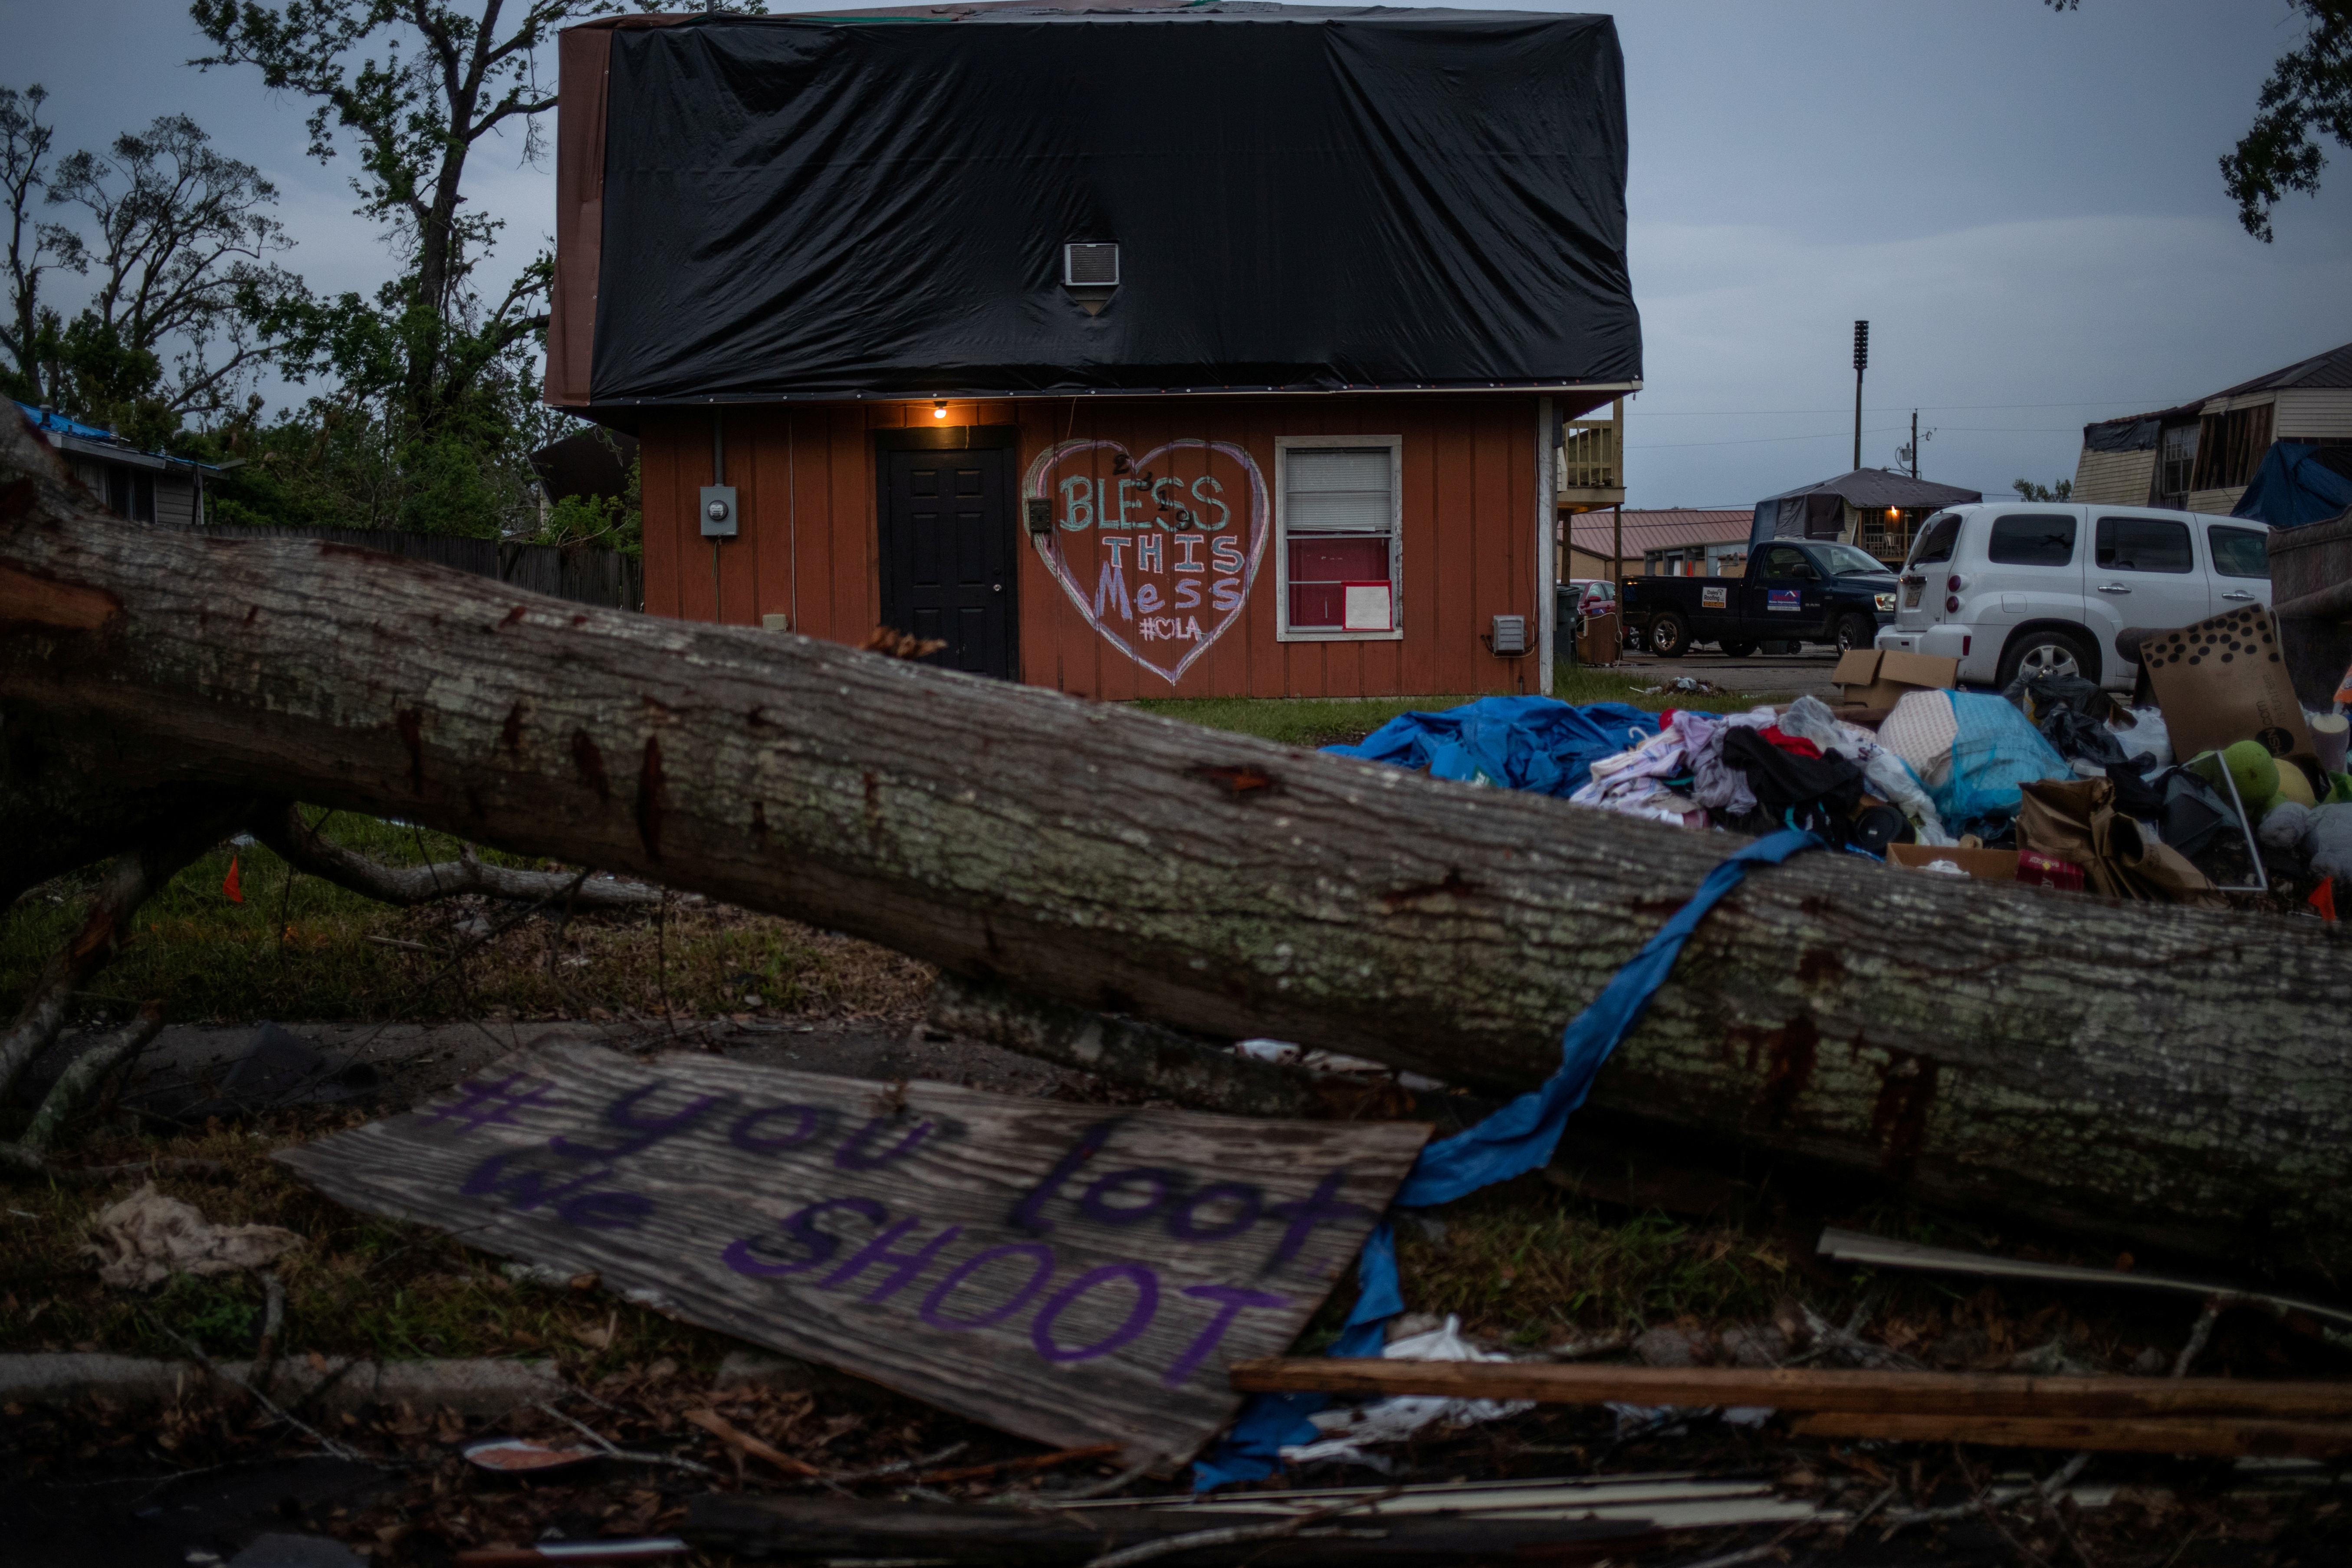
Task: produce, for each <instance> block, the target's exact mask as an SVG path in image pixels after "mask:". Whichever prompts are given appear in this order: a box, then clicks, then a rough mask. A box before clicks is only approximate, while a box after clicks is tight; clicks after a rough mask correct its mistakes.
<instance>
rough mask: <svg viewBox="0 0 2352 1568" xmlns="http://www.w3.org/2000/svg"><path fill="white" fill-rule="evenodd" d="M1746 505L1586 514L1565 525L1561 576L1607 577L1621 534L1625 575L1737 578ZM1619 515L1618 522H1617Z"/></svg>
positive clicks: (1743, 565) (1744, 546) (1744, 554)
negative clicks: (1566, 534)
mask: <svg viewBox="0 0 2352 1568" xmlns="http://www.w3.org/2000/svg"><path fill="white" fill-rule="evenodd" d="M1753 517H1754V513H1753V512H1752V511H1751V510H1749V509H1748V508H1746V507H1738V508H1732V507H1643V508H1634V509H1629V510H1625V511H1623V512H1622V513H1618V512H1614V511H1595V512H1587V513H1585V514H1583V515H1581V516H1579V517H1576V518H1572V519H1570V521H1569V524H1568V529H1569V538H1568V562H1569V567H1570V569H1569V570H1568V571H1567V572H1566V573H1565V574H1563V575H1564V576H1566V577H1582V578H1600V579H1606V580H1619V579H1614V578H1612V574H1611V572H1610V563H1611V558H1612V553H1613V552H1615V551H1616V550H1617V548H1618V545H1619V541H1620V539H1621V537H1622V542H1623V549H1624V557H1623V560H1622V569H1623V574H1624V576H1627V577H1635V576H1643V575H1648V576H1653V577H1737V576H1738V575H1740V574H1742V573H1743V572H1744V571H1745V570H1746V569H1747V563H1748V527H1749V523H1750V522H1751V521H1752V520H1753ZM1621 519H1622V521H1621Z"/></svg>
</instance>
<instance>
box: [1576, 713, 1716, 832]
mask: <svg viewBox="0 0 2352 1568" xmlns="http://www.w3.org/2000/svg"><path fill="white" fill-rule="evenodd" d="M1636 732H1637V733H1638V731H1636ZM1688 771H1689V769H1688V763H1685V760H1684V756H1683V737H1682V734H1681V732H1680V731H1675V730H1671V729H1670V730H1662V731H1659V732H1658V733H1657V734H1654V735H1650V736H1647V737H1645V738H1643V741H1642V742H1641V744H1639V745H1637V746H1635V747H1633V749H1632V750H1630V751H1624V752H1618V753H1617V754H1616V755H1615V756H1611V757H1602V758H1601V759H1600V760H1599V761H1597V762H1595V763H1593V764H1592V777H1591V781H1590V782H1589V783H1587V784H1585V785H1584V787H1583V788H1582V789H1580V790H1578V791H1577V792H1576V793H1575V794H1574V795H1570V796H1569V797H1568V798H1569V803H1570V805H1590V806H1595V807H1598V808H1599V809H1601V810H1602V811H1614V812H1619V813H1622V815H1624V816H1642V817H1648V818H1651V819H1653V820H1654V821H1659V822H1669V823H1672V824H1674V825H1675V826H1694V827H1704V826H1706V814H1705V813H1704V812H1703V811H1701V810H1700V809H1699V806H1698V804H1697V802H1696V801H1694V800H1692V799H1691V797H1690V796H1688V795H1684V794H1682V793H1681V792H1680V791H1677V790H1675V789H1671V788H1669V787H1667V785H1666V783H1665V781H1666V780H1667V779H1670V778H1675V777H1677V776H1679V775H1681V774H1682V773H1686V772H1688ZM1694 818H1695V819H1696V820H1694Z"/></svg>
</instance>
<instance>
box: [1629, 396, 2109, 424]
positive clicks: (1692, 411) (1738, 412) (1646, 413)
mask: <svg viewBox="0 0 2352 1568" xmlns="http://www.w3.org/2000/svg"><path fill="white" fill-rule="evenodd" d="M2130 401H2132V399H2129V398H2123V397H2086V398H2079V399H2077V400H2075V401H2074V402H2073V403H1922V404H1918V405H1916V407H1917V408H1918V409H1919V411H1920V412H1921V413H1927V412H1929V411H1931V410H1932V411H1935V412H1938V413H1954V414H1988V413H1993V412H1996V411H2006V410H2008V409H2011V408H2104V407H2107V406H2109V405H2113V404H2117V403H2127V402H2130ZM1913 406H1915V405H1912V404H1908V403H1906V404H1904V405H1902V407H1904V408H1905V409H1906V410H1907V409H1909V408H1911V407H1913ZM1626 412H1627V415H1628V416H1629V417H1630V416H1633V415H1635V414H1639V415H1640V416H1642V417H1643V418H1644V419H1761V418H1768V417H1769V416H1772V415H1775V414H1843V413H1845V412H1846V410H1845V409H1843V408H1715V409H1706V408H1631V409H1628V410H1627V411H1626ZM1879 412H1880V413H1882V414H1885V413H1888V412H1891V410H1888V409H1884V408H1882V409H1880V410H1879Z"/></svg>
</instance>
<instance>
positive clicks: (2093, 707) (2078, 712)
mask: <svg viewBox="0 0 2352 1568" xmlns="http://www.w3.org/2000/svg"><path fill="white" fill-rule="evenodd" d="M2001 695H2002V696H2003V697H2006V698H2008V699H2009V700H2010V702H2011V705H2012V706H2014V707H2015V708H2016V709H2017V710H2019V711H2020V712H2021V713H2023V714H2024V715H2025V717H2026V718H2027V720H2028V721H2031V722H2032V725H2033V727H2034V728H2035V729H2036V730H2039V731H2042V739H2043V740H2045V741H2047V742H2050V743H2051V744H2052V745H2053V746H2055V747H2057V748H2058V754H2059V755H2060V756H2062V757H2063V758H2065V759H2066V760H2067V761H2068V762H2070V763H2071V762H2074V761H2077V760H2080V761H2083V762H2087V763H2090V764H2091V765H2092V766H2094V767H2096V768H2102V769H2104V768H2110V767H2113V766H2115V765H2116V763H2126V762H2128V761H2129V760H2130V754H2129V753H2128V752H2126V751H2125V750H2124V749H2123V745H2122V743H2121V742H2118V741H2117V740H2116V736H2115V731H2112V730H2110V729H2108V728H2107V721H2108V720H2109V719H2111V718H2113V717H2114V716H2115V713H2116V704H2115V700H2114V699H2113V698H2111V697H2109V696H2108V695H2107V694H2106V693H2105V691H2102V690H2101V689H2099V683H2098V682H2097V681H2095V680H2085V679H2083V678H2082V677H2081V676H2079V675H2053V674H2050V673H2048V672H2046V671H2045V672H2042V673H2040V674H2035V675H2031V676H2028V675H2020V676H2019V677H2018V678H2017V679H2015V680H2012V681H2011V682H2010V683H2009V685H2008V686H2007V687H2006V688H2005V689H2003V690H2002V691H2001Z"/></svg>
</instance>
